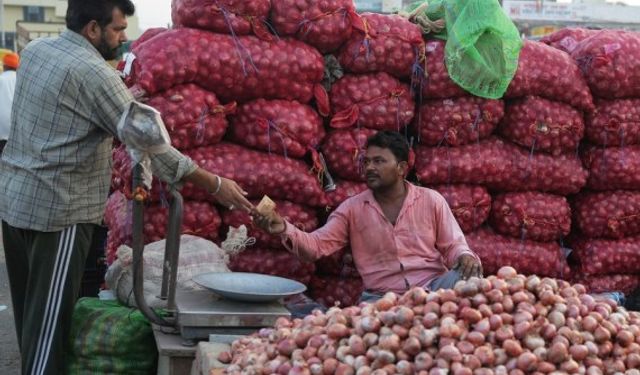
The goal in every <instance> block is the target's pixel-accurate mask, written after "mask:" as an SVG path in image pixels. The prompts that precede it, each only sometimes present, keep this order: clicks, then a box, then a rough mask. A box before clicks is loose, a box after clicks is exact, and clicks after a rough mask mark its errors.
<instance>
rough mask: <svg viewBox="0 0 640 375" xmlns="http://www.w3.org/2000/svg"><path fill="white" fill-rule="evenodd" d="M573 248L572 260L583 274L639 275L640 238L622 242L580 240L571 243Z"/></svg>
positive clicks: (622, 240)
mask: <svg viewBox="0 0 640 375" xmlns="http://www.w3.org/2000/svg"><path fill="white" fill-rule="evenodd" d="M571 248H572V250H573V252H572V253H571V260H573V261H576V263H577V265H578V267H579V269H580V273H582V274H587V275H612V274H618V273H636V274H637V273H638V269H640V237H629V238H625V239H621V240H607V239H587V238H580V239H577V240H574V241H572V242H571Z"/></svg>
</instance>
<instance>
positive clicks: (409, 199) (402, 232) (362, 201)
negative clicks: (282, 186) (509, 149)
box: [256, 131, 482, 302]
mask: <svg viewBox="0 0 640 375" xmlns="http://www.w3.org/2000/svg"><path fill="white" fill-rule="evenodd" d="M408 160H409V146H408V145H407V142H406V140H405V139H404V137H403V136H402V135H400V134H399V133H397V132H390V131H382V132H378V133H377V134H376V135H374V136H372V137H371V138H369V139H368V140H367V150H366V154H365V157H364V172H365V176H366V182H367V186H368V188H369V189H368V190H365V191H364V192H362V193H360V194H358V195H356V196H354V197H351V198H349V199H348V200H346V201H345V202H343V203H342V204H341V205H340V206H339V207H338V208H337V209H336V211H335V212H333V213H332V214H331V216H330V217H329V219H328V220H327V224H325V226H323V227H322V228H320V229H318V230H316V231H315V232H313V233H305V232H303V231H302V230H300V229H298V228H296V227H295V226H294V225H291V224H290V223H288V222H287V221H285V220H284V219H283V218H282V217H281V216H280V215H278V214H277V213H275V212H273V213H271V214H270V215H267V216H261V215H257V216H256V222H257V224H258V225H259V226H260V227H262V228H263V229H265V230H266V231H268V232H269V233H271V234H281V235H282V239H283V243H284V245H285V246H286V247H287V249H289V251H291V252H292V253H294V254H296V255H298V256H300V257H303V258H305V259H308V260H315V259H318V258H319V257H322V256H326V255H331V254H332V253H334V252H336V251H338V250H340V249H343V248H345V247H347V246H350V247H351V251H352V252H353V260H354V262H355V264H356V267H357V269H358V272H360V276H362V279H363V282H364V286H365V293H363V295H362V300H363V301H366V302H371V301H375V300H376V299H379V298H381V297H382V295H383V294H384V293H386V292H389V291H391V292H395V293H403V292H405V291H407V290H408V289H410V288H411V287H413V286H420V287H424V288H426V289H429V290H437V289H440V288H453V286H454V285H455V283H456V282H457V281H458V280H460V279H463V278H465V279H466V278H468V277H471V276H478V277H481V276H482V266H481V264H480V259H479V258H478V256H477V255H476V254H474V253H473V251H471V249H469V246H468V245H467V242H466V240H465V238H464V234H463V233H462V230H461V229H460V226H459V225H458V223H457V222H456V219H455V218H454V216H453V213H452V212H451V209H450V208H449V206H448V205H447V202H446V201H445V199H444V198H443V197H442V195H440V194H438V193H437V192H436V191H434V190H431V189H426V188H421V187H417V186H414V185H412V184H411V183H409V182H407V181H406V180H405V176H406V175H407V172H408V169H409V166H408Z"/></svg>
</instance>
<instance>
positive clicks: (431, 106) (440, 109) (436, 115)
mask: <svg viewBox="0 0 640 375" xmlns="http://www.w3.org/2000/svg"><path fill="white" fill-rule="evenodd" d="M503 115H504V102H503V101H502V100H488V99H483V98H478V97H475V96H465V97H460V98H455V99H442V100H428V101H426V102H425V104H423V105H422V106H421V107H420V116H419V117H418V118H417V121H416V127H417V130H418V134H419V136H420V138H419V139H420V143H421V144H424V145H428V146H438V145H441V144H446V145H450V146H461V145H465V144H468V143H471V142H477V141H479V140H480V139H484V138H487V137H488V136H489V135H490V134H491V133H492V132H493V130H494V129H495V128H496V126H497V125H498V123H499V122H500V120H501V119H502V116H503Z"/></svg>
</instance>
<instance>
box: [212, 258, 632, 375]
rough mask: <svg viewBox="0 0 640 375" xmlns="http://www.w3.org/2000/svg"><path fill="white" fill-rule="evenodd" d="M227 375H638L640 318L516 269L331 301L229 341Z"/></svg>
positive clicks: (575, 288) (557, 282)
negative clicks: (362, 299)
mask: <svg viewBox="0 0 640 375" xmlns="http://www.w3.org/2000/svg"><path fill="white" fill-rule="evenodd" d="M218 359H219V360H220V361H222V362H223V363H226V364H228V366H227V367H226V369H225V370H224V373H226V374H359V375H369V374H407V375H409V374H419V375H430V374H432V375H436V374H438V375H439V374H455V375H471V374H496V375H506V374H511V375H524V374H549V373H553V374H556V373H562V374H629V375H637V374H640V371H639V370H638V369H639V368H640V314H638V313H637V312H628V311H626V310H625V309H624V308H621V307H618V306H617V305H616V304H615V303H613V301H610V300H606V301H598V300H596V299H594V298H593V297H592V296H590V295H589V294H587V293H586V288H585V287H584V286H583V285H580V284H575V285H571V284H569V283H568V282H566V281H563V280H556V279H552V278H546V277H545V278H541V277H538V276H535V275H531V276H528V277H527V276H524V275H518V274H516V271H515V269H513V268H511V267H503V268H501V269H500V270H498V272H497V275H495V276H489V277H487V278H485V279H478V278H471V279H469V280H468V281H460V282H458V283H457V284H456V286H455V288H454V289H447V290H445V289H442V290H439V291H437V292H432V293H427V292H426V291H425V290H424V289H422V288H413V289H411V290H410V291H408V292H407V293H405V294H404V295H402V296H398V295H395V294H393V293H388V294H386V295H385V296H384V297H383V298H382V299H380V300H379V301H377V302H376V303H373V304H361V305H359V306H352V307H348V308H345V309H340V308H337V307H334V308H332V309H330V310H329V311H327V312H326V313H320V312H319V311H316V312H314V313H313V314H312V315H309V316H307V317H305V318H304V319H295V320H293V321H291V320H288V319H284V318H283V319H280V320H278V321H277V322H276V324H275V326H274V327H273V328H268V329H262V330H260V331H259V332H257V333H255V334H253V335H251V336H247V337H244V338H242V339H239V340H237V341H235V342H234V343H233V344H232V345H231V349H230V351H228V352H223V353H221V354H220V355H219V356H218Z"/></svg>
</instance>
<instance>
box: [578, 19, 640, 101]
mask: <svg viewBox="0 0 640 375" xmlns="http://www.w3.org/2000/svg"><path fill="white" fill-rule="evenodd" d="M571 57H573V58H574V59H575V60H576V61H577V63H578V65H579V66H580V68H581V69H582V71H583V72H584V76H585V77H586V80H587V82H588V83H589V87H591V92H592V93H593V95H594V96H598V97H601V98H610V99H613V98H632V97H640V64H639V63H638V61H640V34H638V33H634V32H625V31H620V30H601V31H599V32H597V33H595V34H594V35H593V36H591V37H589V38H587V39H585V40H583V41H582V42H580V43H579V44H578V46H576V48H575V49H574V50H573V52H571Z"/></svg>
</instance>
